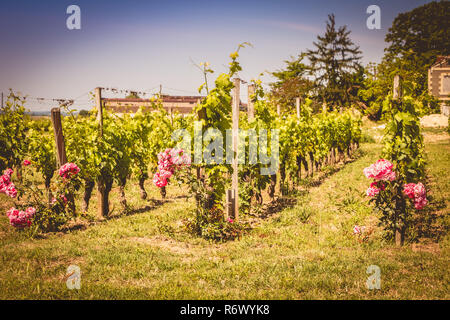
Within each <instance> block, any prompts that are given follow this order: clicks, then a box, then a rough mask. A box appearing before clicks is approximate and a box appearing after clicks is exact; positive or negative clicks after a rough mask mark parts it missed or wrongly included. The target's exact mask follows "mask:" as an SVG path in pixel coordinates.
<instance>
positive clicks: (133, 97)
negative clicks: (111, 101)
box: [125, 91, 141, 99]
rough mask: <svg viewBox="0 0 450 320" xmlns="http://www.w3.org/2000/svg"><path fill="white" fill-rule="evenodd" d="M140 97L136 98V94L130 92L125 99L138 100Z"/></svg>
mask: <svg viewBox="0 0 450 320" xmlns="http://www.w3.org/2000/svg"><path fill="white" fill-rule="evenodd" d="M140 98H141V97H139V96H138V94H137V92H134V91H130V94H128V95H127V96H126V97H125V99H140Z"/></svg>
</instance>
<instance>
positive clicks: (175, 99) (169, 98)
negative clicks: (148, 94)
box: [102, 95, 204, 103]
mask: <svg viewBox="0 0 450 320" xmlns="http://www.w3.org/2000/svg"><path fill="white" fill-rule="evenodd" d="M203 98H204V97H203V96H168V95H162V96H161V100H162V102H187V103H197V102H198V100H202V99H203ZM102 100H105V101H109V102H120V103H126V102H137V103H139V102H149V103H151V102H154V101H156V99H139V98H103V99H102Z"/></svg>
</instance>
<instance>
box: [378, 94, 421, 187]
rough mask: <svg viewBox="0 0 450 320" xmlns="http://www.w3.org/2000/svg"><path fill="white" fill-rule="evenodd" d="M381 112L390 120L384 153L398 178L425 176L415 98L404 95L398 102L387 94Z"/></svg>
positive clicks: (407, 181) (384, 139)
mask: <svg viewBox="0 0 450 320" xmlns="http://www.w3.org/2000/svg"><path fill="white" fill-rule="evenodd" d="M384 111H385V114H386V118H387V120H388V121H389V122H388V123H387V125H386V129H385V134H384V138H383V143H384V148H383V156H385V157H386V158H387V159H389V160H391V161H392V163H393V164H394V166H395V170H396V172H397V173H398V174H399V175H400V176H399V178H400V180H402V181H404V182H405V183H409V182H417V181H418V180H420V179H422V178H423V177H424V174H425V173H424V170H425V159H424V156H423V136H422V134H421V132H420V121H419V118H418V116H417V113H416V111H415V105H414V100H413V99H412V98H411V97H408V96H405V97H403V99H402V100H401V101H395V100H392V97H391V96H388V97H387V98H386V100H385V101H384Z"/></svg>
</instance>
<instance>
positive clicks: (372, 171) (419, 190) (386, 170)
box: [364, 159, 428, 210]
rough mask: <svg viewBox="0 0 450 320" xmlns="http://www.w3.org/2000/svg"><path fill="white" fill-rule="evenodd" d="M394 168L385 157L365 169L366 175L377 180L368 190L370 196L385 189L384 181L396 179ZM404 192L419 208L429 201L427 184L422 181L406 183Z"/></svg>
mask: <svg viewBox="0 0 450 320" xmlns="http://www.w3.org/2000/svg"><path fill="white" fill-rule="evenodd" d="M392 169H393V165H392V163H391V162H390V161H388V160H385V159H379V160H378V161H377V162H375V163H374V164H372V165H371V166H369V167H367V168H365V169H364V175H365V176H366V177H367V178H369V179H374V180H375V181H374V182H372V183H371V184H370V186H369V188H368V189H367V190H366V195H367V196H368V197H374V196H376V195H378V194H379V193H380V190H381V191H383V190H384V189H385V185H384V183H383V182H391V181H394V180H395V179H396V174H395V171H393V170H392ZM403 192H404V194H405V195H407V196H408V198H410V199H412V200H413V202H414V207H415V208H416V209H417V210H420V209H423V207H425V206H426V205H427V203H428V200H427V198H426V190H425V186H424V185H423V184H422V183H421V182H419V183H417V184H415V183H407V184H404V185H403Z"/></svg>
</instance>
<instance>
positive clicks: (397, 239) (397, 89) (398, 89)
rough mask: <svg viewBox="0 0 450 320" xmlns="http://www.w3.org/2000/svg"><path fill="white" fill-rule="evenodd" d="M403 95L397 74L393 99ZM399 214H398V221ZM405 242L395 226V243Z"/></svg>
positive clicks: (400, 81)
mask: <svg viewBox="0 0 450 320" xmlns="http://www.w3.org/2000/svg"><path fill="white" fill-rule="evenodd" d="M402 96H403V87H402V78H401V77H400V76H399V75H398V74H397V75H395V76H394V90H393V99H394V100H396V101H400V100H401V98H402ZM398 220H399V216H398V214H397V221H396V222H395V223H396V224H397V223H398ZM402 242H403V234H402V231H401V230H400V228H399V227H397V226H396V227H395V244H396V245H397V246H401V245H402Z"/></svg>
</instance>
